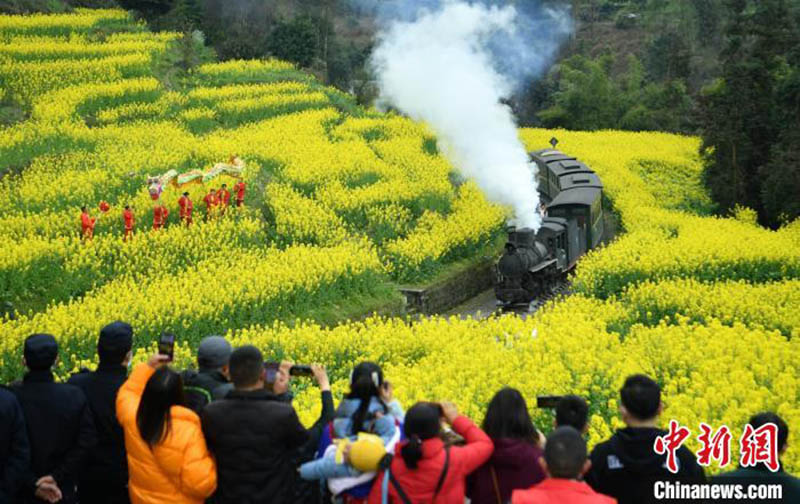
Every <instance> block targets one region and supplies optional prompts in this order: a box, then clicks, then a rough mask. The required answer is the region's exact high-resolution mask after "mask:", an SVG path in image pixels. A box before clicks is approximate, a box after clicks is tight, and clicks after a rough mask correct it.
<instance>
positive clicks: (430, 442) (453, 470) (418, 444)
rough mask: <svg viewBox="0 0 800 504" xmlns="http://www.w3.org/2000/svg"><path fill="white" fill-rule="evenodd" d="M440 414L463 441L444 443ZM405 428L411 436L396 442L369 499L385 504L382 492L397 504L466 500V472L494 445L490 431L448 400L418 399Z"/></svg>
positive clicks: (446, 503) (452, 503)
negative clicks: (433, 401)
mask: <svg viewBox="0 0 800 504" xmlns="http://www.w3.org/2000/svg"><path fill="white" fill-rule="evenodd" d="M442 420H444V421H446V422H447V423H448V424H450V425H452V427H453V430H454V431H455V432H456V433H458V434H459V435H461V436H462V437H463V438H464V439H465V440H466V442H467V444H466V445H465V446H450V447H445V445H444V442H443V441H442V439H441V438H440V437H439V433H440V431H441V425H442ZM403 430H404V431H405V434H406V438H407V439H408V440H407V441H404V442H403V443H401V444H399V445H398V448H397V449H396V451H395V453H397V454H399V455H395V457H394V459H393V460H392V462H391V464H390V466H389V469H388V470H386V471H381V472H379V473H378V476H377V477H376V479H375V483H374V484H373V486H372V490H371V491H370V494H369V501H368V502H369V504H381V503H382V502H383V498H384V493H385V494H386V497H387V498H388V502H389V503H393V504H404V503H405V502H412V503H416V502H427V503H432V504H463V502H464V492H465V486H466V485H465V480H466V477H467V475H468V474H469V473H471V472H472V471H474V470H475V469H477V468H478V467H480V465H481V464H483V463H484V462H486V460H487V459H488V458H489V456H490V455H491V454H492V450H493V449H494V447H493V445H492V440H491V439H489V436H487V435H486V434H485V433H484V432H483V431H482V430H481V429H480V428H478V426H477V425H475V424H474V423H473V422H472V420H470V419H469V418H467V417H465V416H461V415H459V414H458V410H457V409H456V407H455V405H454V404H452V403H448V402H444V403H441V404H435V403H417V404H415V405H414V406H412V407H411V409H409V410H408V413H406V417H405V424H404V425H403ZM387 478H388V479H387ZM403 495H404V496H405V497H406V498H405V499H404V498H403V497H402V496H403Z"/></svg>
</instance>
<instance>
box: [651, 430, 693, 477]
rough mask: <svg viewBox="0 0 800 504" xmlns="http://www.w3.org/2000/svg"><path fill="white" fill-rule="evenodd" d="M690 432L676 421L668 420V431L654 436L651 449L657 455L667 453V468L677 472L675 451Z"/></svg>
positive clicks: (674, 472)
mask: <svg viewBox="0 0 800 504" xmlns="http://www.w3.org/2000/svg"><path fill="white" fill-rule="evenodd" d="M690 434H691V432H690V431H689V429H687V428H686V427H681V426H680V425H679V424H678V422H677V421H675V420H670V421H669V432H667V433H666V434H665V435H663V436H659V437H657V438H656V440H655V442H654V443H653V449H654V450H655V451H656V453H657V454H659V455H664V454H665V453H666V454H667V469H668V470H669V472H671V473H673V474H676V473H677V472H678V460H677V457H676V456H675V452H676V451H678V448H680V447H681V445H683V442H684V441H686V438H688V437H689V435H690Z"/></svg>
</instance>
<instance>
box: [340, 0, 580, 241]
mask: <svg viewBox="0 0 800 504" xmlns="http://www.w3.org/2000/svg"><path fill="white" fill-rule="evenodd" d="M354 1H356V2H358V3H361V4H364V3H369V0H354ZM421 7H425V8H421ZM377 8H378V10H379V13H380V12H381V9H383V13H384V17H383V21H384V22H383V24H382V26H383V28H382V29H381V31H380V33H379V34H378V45H377V47H376V49H375V51H374V53H373V55H372V64H373V66H374V69H375V70H376V74H377V78H378V84H379V86H380V91H381V94H380V98H379V103H381V102H382V103H388V104H391V105H393V106H395V107H397V108H398V109H400V110H402V111H403V112H405V113H406V114H408V115H409V116H411V117H412V118H414V119H416V120H420V121H424V122H426V123H427V124H428V125H430V127H431V128H432V129H433V130H434V132H435V133H436V135H437V137H438V139H439V147H440V149H441V151H442V153H443V154H444V155H445V156H446V157H447V158H448V159H449V160H450V161H451V162H452V163H453V165H455V166H456V167H457V168H458V169H459V170H460V171H461V172H462V173H463V174H464V175H466V176H468V177H470V178H472V179H474V180H475V181H476V182H477V183H478V185H479V186H480V187H481V188H482V189H483V191H484V192H485V193H486V195H487V196H488V197H489V198H490V199H491V200H493V201H496V202H498V203H501V204H505V205H509V206H511V207H512V208H513V209H514V214H515V224H516V225H517V226H519V227H529V228H533V229H534V230H537V229H538V228H539V226H540V224H541V214H540V213H539V212H538V207H539V194H538V192H537V190H536V177H535V174H534V173H532V172H531V169H530V168H529V166H528V155H527V152H526V149H525V147H524V145H522V142H521V141H520V139H519V136H518V132H517V125H516V123H515V120H514V117H513V115H512V112H511V109H510V108H509V107H508V106H507V105H505V104H504V103H503V102H502V101H503V99H505V98H508V97H509V96H510V95H511V94H512V92H513V90H514V87H515V85H517V84H518V83H519V82H520V81H521V78H522V77H523V76H524V77H530V76H532V75H535V74H540V73H541V72H543V71H544V70H545V69H546V68H547V66H548V64H549V62H550V61H551V58H552V56H553V55H554V53H555V50H556V49H557V47H558V43H559V41H560V40H561V39H562V38H563V36H564V35H566V34H567V33H569V31H570V29H571V23H570V22H569V18H568V17H567V16H566V14H564V13H563V12H555V11H551V10H544V9H538V10H537V11H536V12H525V13H521V12H519V11H517V10H516V9H515V8H514V7H513V6H510V5H508V6H505V7H501V8H498V7H497V6H491V7H490V6H487V5H484V4H482V3H466V2H463V1H460V0H450V1H437V0H418V1H417V2H414V1H395V2H386V3H385V4H384V7H377ZM532 16H533V17H532ZM537 16H538V17H537ZM532 27H535V28H536V30H537V31H536V33H535V34H534V33H531V28H532Z"/></svg>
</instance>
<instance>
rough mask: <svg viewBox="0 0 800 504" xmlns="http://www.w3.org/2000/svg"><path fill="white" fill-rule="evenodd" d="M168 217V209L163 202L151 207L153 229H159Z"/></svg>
mask: <svg viewBox="0 0 800 504" xmlns="http://www.w3.org/2000/svg"><path fill="white" fill-rule="evenodd" d="M167 217H169V210H168V209H167V207H166V206H164V204H163V203H160V204H158V205H156V206H155V207H153V229H161V228H162V227H164V224H166V223H167Z"/></svg>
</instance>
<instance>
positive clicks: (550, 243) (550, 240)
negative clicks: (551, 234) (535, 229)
mask: <svg viewBox="0 0 800 504" xmlns="http://www.w3.org/2000/svg"><path fill="white" fill-rule="evenodd" d="M547 248H549V249H550V250H553V239H552V238H548V239H547Z"/></svg>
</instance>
